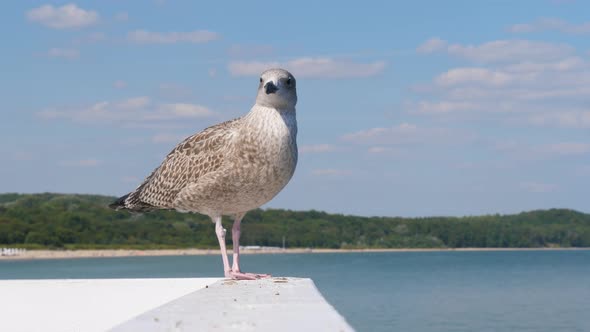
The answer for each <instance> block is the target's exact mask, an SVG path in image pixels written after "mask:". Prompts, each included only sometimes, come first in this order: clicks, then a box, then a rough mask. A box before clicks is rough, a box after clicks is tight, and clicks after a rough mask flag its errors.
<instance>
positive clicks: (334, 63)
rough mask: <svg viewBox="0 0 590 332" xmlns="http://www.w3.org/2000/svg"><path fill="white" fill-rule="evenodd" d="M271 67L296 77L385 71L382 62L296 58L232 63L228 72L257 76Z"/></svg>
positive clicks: (347, 75)
mask: <svg viewBox="0 0 590 332" xmlns="http://www.w3.org/2000/svg"><path fill="white" fill-rule="evenodd" d="M272 67H281V68H285V69H287V70H289V71H291V72H292V73H293V75H295V76H296V77H307V78H358V77H371V76H375V75H378V74H379V73H381V72H383V70H384V69H385V62H384V61H375V62H371V63H357V62H352V61H348V60H336V59H332V58H312V57H305V58H298V59H294V60H291V61H287V62H259V61H249V62H248V61H232V62H230V63H229V65H228V69H229V72H230V73H231V74H232V75H235V76H257V75H260V73H262V72H263V71H265V70H266V69H268V68H272Z"/></svg>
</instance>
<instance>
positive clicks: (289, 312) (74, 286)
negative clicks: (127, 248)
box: [0, 278, 353, 332]
mask: <svg viewBox="0 0 590 332" xmlns="http://www.w3.org/2000/svg"><path fill="white" fill-rule="evenodd" d="M0 294H2V298H3V300H2V301H0V313H2V315H1V316H2V327H3V329H6V331H44V332H45V331H64V332H67V331H114V332H123V331H148V332H149V331H281V332H288V331H301V330H304V331H308V332H311V331H353V329H352V328H351V327H350V326H349V325H348V323H347V322H346V320H345V319H344V318H343V317H342V316H340V314H339V313H338V312H337V311H336V310H335V309H334V308H333V307H332V306H331V305H330V304H329V303H328V302H327V301H326V300H325V299H324V298H323V296H322V295H321V294H320V292H319V291H318V290H317V288H316V287H315V285H314V284H313V281H312V280H311V279H301V278H268V279H261V280H255V281H234V280H226V279H219V278H181V279H78V280H76V279H72V280H0Z"/></svg>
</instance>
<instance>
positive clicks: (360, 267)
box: [0, 250, 590, 332]
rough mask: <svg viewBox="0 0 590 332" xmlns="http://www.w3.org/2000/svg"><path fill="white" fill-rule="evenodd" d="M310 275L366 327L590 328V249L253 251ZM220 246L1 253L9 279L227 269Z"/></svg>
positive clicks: (256, 260) (287, 272)
mask: <svg viewBox="0 0 590 332" xmlns="http://www.w3.org/2000/svg"><path fill="white" fill-rule="evenodd" d="M241 263H242V265H243V270H245V271H252V272H264V273H271V274H272V275H273V276H294V277H309V278H312V279H313V280H314V282H315V283H316V285H317V287H318V288H319V290H320V291H321V292H322V294H323V295H324V296H325V297H326V299H327V300H328V301H329V302H330V303H331V304H332V305H333V306H334V307H335V308H336V309H337V310H338V311H339V312H340V313H341V314H342V315H343V316H344V317H345V318H346V319H347V320H348V322H349V323H350V324H351V325H352V326H353V327H354V328H355V329H357V330H358V331H547V332H549V331H551V332H553V331H590V251H589V250H576V251H493V252H489V251H481V252H480V251H472V252H384V253H333V254H261V255H244V256H243V257H242V260H241ZM221 267H222V265H221V258H220V257H217V256H166V257H125V258H90V259H56V260H28V261H0V279H50V278H151V277H159V278H162V277H217V276H221V274H222V273H221V272H222V271H221V270H222V269H221Z"/></svg>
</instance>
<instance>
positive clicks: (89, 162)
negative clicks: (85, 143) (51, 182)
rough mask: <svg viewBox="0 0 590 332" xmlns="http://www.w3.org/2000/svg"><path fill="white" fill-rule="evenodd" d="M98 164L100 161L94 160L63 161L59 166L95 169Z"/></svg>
mask: <svg viewBox="0 0 590 332" xmlns="http://www.w3.org/2000/svg"><path fill="white" fill-rule="evenodd" d="M98 164H100V161H99V160H96V159H81V160H64V161H61V162H59V165H60V166H64V167H95V166H98Z"/></svg>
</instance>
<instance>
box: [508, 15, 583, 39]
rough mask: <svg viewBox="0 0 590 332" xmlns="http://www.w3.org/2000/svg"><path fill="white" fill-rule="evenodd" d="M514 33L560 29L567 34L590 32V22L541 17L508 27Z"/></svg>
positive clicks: (559, 30)
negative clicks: (575, 22)
mask: <svg viewBox="0 0 590 332" xmlns="http://www.w3.org/2000/svg"><path fill="white" fill-rule="evenodd" d="M508 31H510V32H514V33H530V32H542V31H558V32H562V33H567V34H580V35H581V34H590V22H584V23H580V24H573V23H569V22H566V21H564V20H561V19H558V18H539V19H537V20H536V21H534V22H531V23H521V24H514V25H512V26H510V27H508Z"/></svg>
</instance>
